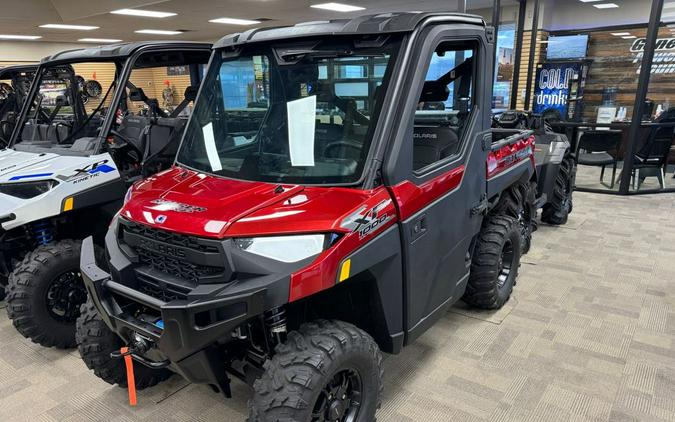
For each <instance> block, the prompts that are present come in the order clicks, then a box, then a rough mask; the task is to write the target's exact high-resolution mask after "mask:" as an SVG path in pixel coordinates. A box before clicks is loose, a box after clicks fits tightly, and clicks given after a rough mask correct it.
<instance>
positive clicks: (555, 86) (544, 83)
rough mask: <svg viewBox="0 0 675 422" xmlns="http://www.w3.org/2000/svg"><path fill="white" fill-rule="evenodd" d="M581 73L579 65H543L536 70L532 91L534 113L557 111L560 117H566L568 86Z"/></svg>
mask: <svg viewBox="0 0 675 422" xmlns="http://www.w3.org/2000/svg"><path fill="white" fill-rule="evenodd" d="M580 72H581V63H578V62H577V63H544V64H543V65H541V66H540V67H539V69H538V70H537V79H536V81H535V89H534V109H533V111H534V112H535V113H543V112H545V111H546V110H551V109H553V110H557V111H558V112H559V113H560V116H562V117H564V116H566V115H567V104H568V102H567V99H568V98H569V96H570V85H571V82H572V81H573V80H574V78H575V76H576V77H578V75H579V74H580Z"/></svg>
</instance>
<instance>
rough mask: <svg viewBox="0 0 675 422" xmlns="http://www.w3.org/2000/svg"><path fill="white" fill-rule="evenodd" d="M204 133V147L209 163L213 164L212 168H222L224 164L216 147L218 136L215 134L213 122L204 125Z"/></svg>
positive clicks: (218, 169)
mask: <svg viewBox="0 0 675 422" xmlns="http://www.w3.org/2000/svg"><path fill="white" fill-rule="evenodd" d="M202 134H204V147H205V148H206V157H207V158H208V159H209V164H211V170H212V171H220V170H222V169H223V164H222V163H221V162H220V156H219V155H218V149H217V148H216V138H215V136H213V123H209V124H207V125H206V126H203V127H202Z"/></svg>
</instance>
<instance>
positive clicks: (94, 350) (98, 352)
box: [76, 300, 172, 390]
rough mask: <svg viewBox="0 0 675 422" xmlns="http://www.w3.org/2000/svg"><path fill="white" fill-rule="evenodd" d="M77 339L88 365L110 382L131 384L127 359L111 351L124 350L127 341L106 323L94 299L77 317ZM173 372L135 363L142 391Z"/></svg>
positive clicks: (122, 384)
mask: <svg viewBox="0 0 675 422" xmlns="http://www.w3.org/2000/svg"><path fill="white" fill-rule="evenodd" d="M76 338H77V348H78V350H79V352H80V356H81V357H82V360H83V361H84V363H85V364H86V365H87V368H89V369H91V370H93V371H94V374H95V375H96V376H97V377H99V378H101V379H102V380H103V381H105V382H107V383H108V384H112V385H115V384H117V385H119V386H120V387H127V376H126V368H125V366H124V360H123V359H112V358H111V357H110V353H112V352H114V351H118V350H120V348H121V347H122V346H124V343H123V342H122V339H120V338H119V337H118V336H117V334H115V333H114V332H112V331H111V330H110V328H108V326H107V325H105V322H103V320H102V319H101V317H100V315H99V314H98V312H97V311H96V307H95V306H94V303H93V302H92V301H91V300H87V302H85V303H84V304H83V305H82V308H81V313H80V317H79V318H78V319H77V335H76ZM171 375H172V372H171V371H169V370H168V369H152V368H148V367H147V366H144V365H141V364H134V380H135V381H136V389H138V390H142V389H144V388H149V387H152V386H155V385H157V384H159V383H160V382H162V381H165V380H167V379H168V378H169V377H171Z"/></svg>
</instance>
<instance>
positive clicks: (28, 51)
mask: <svg viewBox="0 0 675 422" xmlns="http://www.w3.org/2000/svg"><path fill="white" fill-rule="evenodd" d="M91 45H92V44H84V43H79V44H64V43H53V42H39V41H16V42H9V41H7V42H5V41H0V62H39V61H40V60H41V59H42V58H43V57H45V56H50V55H52V54H55V53H58V52H61V51H64V50H72V49H75V48H85V47H87V46H91Z"/></svg>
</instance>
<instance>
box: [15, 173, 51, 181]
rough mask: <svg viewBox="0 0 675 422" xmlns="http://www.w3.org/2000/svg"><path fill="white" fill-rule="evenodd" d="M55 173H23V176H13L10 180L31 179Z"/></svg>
mask: <svg viewBox="0 0 675 422" xmlns="http://www.w3.org/2000/svg"><path fill="white" fill-rule="evenodd" d="M52 174H54V173H37V174H22V175H21V176H12V177H11V178H10V179H9V180H21V179H30V178H33V177H47V176H51V175H52Z"/></svg>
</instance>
